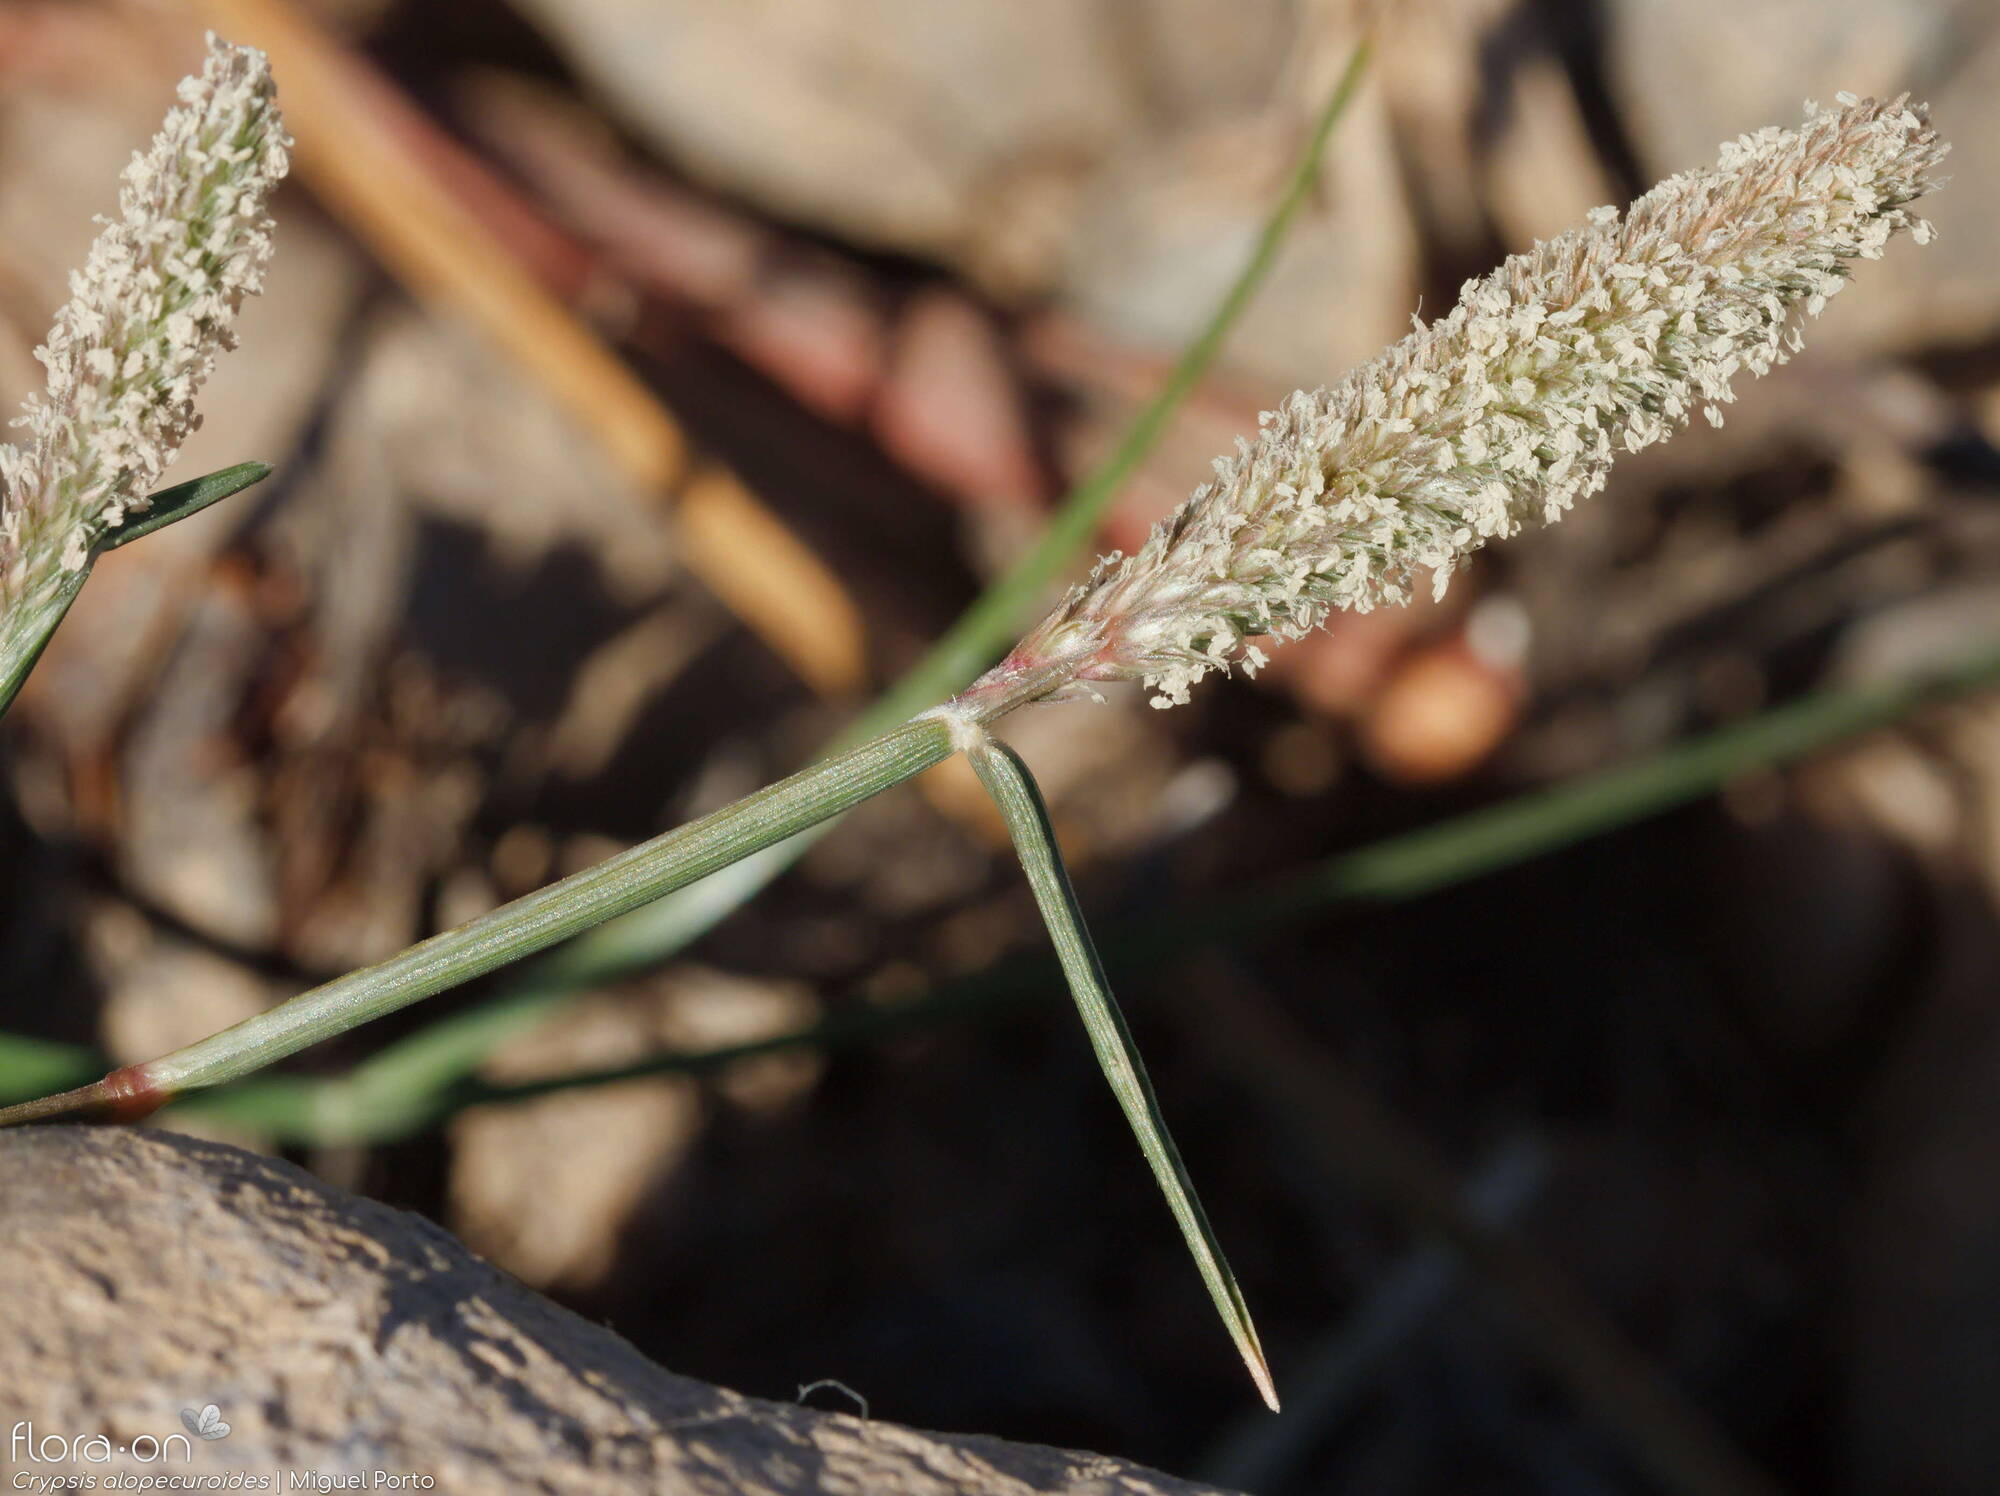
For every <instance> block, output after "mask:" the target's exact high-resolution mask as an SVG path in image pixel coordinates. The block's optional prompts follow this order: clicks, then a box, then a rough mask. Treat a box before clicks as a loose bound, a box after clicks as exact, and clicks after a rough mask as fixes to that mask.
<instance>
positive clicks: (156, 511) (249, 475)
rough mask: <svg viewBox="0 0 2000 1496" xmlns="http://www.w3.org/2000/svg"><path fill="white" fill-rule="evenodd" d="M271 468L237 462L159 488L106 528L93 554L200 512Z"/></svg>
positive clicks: (259, 479)
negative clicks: (119, 521)
mask: <svg viewBox="0 0 2000 1496" xmlns="http://www.w3.org/2000/svg"><path fill="white" fill-rule="evenodd" d="M275 471H276V469H275V468H273V467H272V466H271V464H270V463H268V462H239V463H237V464H236V465H235V466H234V467H226V468H219V469H217V470H216V471H215V472H212V473H208V474H206V475H204V476H202V477H200V478H194V479H191V480H189V481H188V482H186V483H176V484H175V485H174V486H173V487H172V488H163V489H161V490H160V491H159V492H158V493H155V494H153V495H151V496H150V497H149V498H148V499H147V501H146V507H145V508H144V509H143V510H135V511H134V512H133V514H132V515H131V517H130V518H129V519H127V520H126V522H125V523H124V524H122V525H120V526H119V527H118V528H117V529H115V530H108V531H106V532H105V535H104V538H103V539H102V540H100V541H98V542H97V554H98V555H100V556H101V555H103V554H104V553H105V552H106V551H115V550H117V549H118V548H119V547H120V546H121V545H130V544H131V543H132V542H133V541H135V540H141V539H144V538H145V537H146V536H148V535H151V534H153V533H154V532H155V531H158V530H164V529H166V527H167V526H168V525H173V524H178V523H180V521H182V520H184V519H186V518H187V517H188V516H189V515H191V514H199V513H201V511H202V510H204V509H206V508H207V507H208V506H209V505H210V504H214V503H219V502H220V501H221V500H223V499H226V498H228V497H229V496H230V495H231V494H239V493H241V492H243V490H244V489H246V488H249V487H251V486H252V485H253V484H257V483H262V482H263V481H264V480H265V479H266V478H268V477H270V476H271V474H272V473H273V472H275Z"/></svg>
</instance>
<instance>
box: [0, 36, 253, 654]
mask: <svg viewBox="0 0 2000 1496" xmlns="http://www.w3.org/2000/svg"><path fill="white" fill-rule="evenodd" d="M208 47H209V50H208V60H207V64H206V66H205V67H204V68H203V70H202V73H201V76H200V77H198V78H187V79H184V80H183V81H182V83H181V85H180V97H179V103H178V104H177V106H176V107H175V108H174V109H173V110H172V111H171V112H170V113H169V114H168V115H167V118H166V123H165V124H164V125H163V126H162V128H161V130H160V133H159V134H158V135H157V136H155V137H154V139H153V143H152V145H151V146H150V147H149V148H148V149H146V150H144V151H141V152H138V153H137V154H135V155H134V156H133V158H132V163H131V165H130V166H128V167H127V168H126V170H125V175H124V179H123V185H122V188H121V191H120V193H119V209H120V216H119V218H118V219H117V220H115V221H113V220H108V219H105V220H100V222H102V223H103V224H104V230H103V232H102V233H101V234H99V235H98V237H97V241H96V243H94V244H93V245H92V246H91V249H90V257H89V259H88V260H87V261H86V262H85V263H84V266H83V268H82V269H81V270H79V271H76V272H73V273H72V274H71V276H70V300H69V303H68V305H66V306H64V307H63V309H62V311H61V312H60V313H58V314H57V317H56V323H55V326H54V328H53V329H52V330H51V331H50V333H49V337H48V342H47V344H46V345H45V346H44V347H41V348H38V349H36V350H35V356H36V357H37V358H38V359H40V360H41V362H42V364H43V365H44V367H45V368H46V369H47V371H48V388H47V389H46V391H45V392H43V393H42V394H39V395H35V396H32V397H30V398H29V400H28V401H27V403H26V405H25V407H24V408H23V413H22V415H21V417H20V419H19V420H17V421H16V422H15V424H16V425H18V426H25V427H26V428H27V431H28V436H27V439H26V441H25V442H24V443H23V444H22V445H20V446H5V447H0V482H4V485H5V492H4V495H0V634H4V633H5V632H6V631H7V630H8V629H9V628H10V626H15V625H17V624H21V625H23V626H25V624H24V621H25V620H27V619H28V618H30V617H31V615H33V614H35V613H36V612H37V611H38V610H39V609H40V608H42V607H43V606H46V605H47V604H48V603H49V601H50V600H51V599H52V598H54V597H56V596H58V595H60V594H62V593H63V592H64V591H65V590H66V589H68V588H72V587H73V586H74V583H75V581H76V579H77V574H78V573H80V572H81V571H82V570H83V569H84V568H85V566H86V565H87V564H88V561H89V559H90V556H91V553H92V548H93V547H94V546H95V545H96V544H97V542H98V541H99V540H100V539H101V538H102V537H103V535H104V533H105V532H106V531H107V530H110V529H113V528H115V527H116V526H118V525H119V524H121V523H123V522H124V519H125V516H126V515H127V514H128V513H133V512H136V511H138V510H141V509H143V508H144V507H145V504H146V495H147V493H148V492H149V491H150V490H151V489H152V488H153V487H154V486H155V485H156V484H157V483H158V481H159V478H160V475H161V474H162V473H163V472H164V471H165V470H166V467H167V464H168V463H169V462H171V461H172V460H173V457H174V454H175V452H176V451H178V450H179V448H180V445H181V443H182V442H183V441H184V440H185V439H186V438H187V436H188V434H189V433H190V432H191V431H193V430H194V428H195V426H196V424H197V418H196V415H195V409H194V400H195V393H196V391H197V390H199V389H200V388H201V385H202V382H203V381H204V380H205V379H207V377H208V374H209V371H210V370H211V369H212V368H213V367H214V364H215V359H216V355H217V354H218V353H220V352H222V351H223V350H225V349H227V348H230V347H233V346H234V341H235V340H234V337H233V335H232V334H231V331H230V324H231V323H232V321H233V320H234V319H235V316H236V313H237V310H238V308H239V307H240V306H241V305H242V302H243V298H244V297H245V296H248V295H250V294H252V293H254V292H255V291H257V290H258V289H259V287H260V285H261V281H262V275H263V267H264V264H265V262H266V261H267V260H268V259H269V258H270V254H271V221H270V219H269V218H268V217H266V216H265V204H266V202H267V201H268V199H269V197H270V193H271V189H272V188H273V187H274V186H276V185H277V183H278V181H279V179H280V178H282V177H283V176H284V174H285V170H286V147H287V146H288V145H289V144H290V142H289V141H288V140H287V139H286V136H285V132H284V127H283V124H282V121H281V120H280V118H279V115H278V110H277V105H276V102H275V90H274V89H273V86H272V82H271V71H270V67H269V65H268V64H267V63H266V62H265V60H264V54H263V53H261V52H257V51H253V50H251V49H249V48H247V47H237V46H231V45H229V44H228V43H225V42H222V41H219V40H218V39H217V38H216V37H214V36H213V35H211V36H210V37H209V39H208Z"/></svg>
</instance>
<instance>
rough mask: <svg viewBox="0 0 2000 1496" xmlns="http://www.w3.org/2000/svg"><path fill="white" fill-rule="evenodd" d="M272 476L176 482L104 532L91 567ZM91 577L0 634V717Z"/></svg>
mask: <svg viewBox="0 0 2000 1496" xmlns="http://www.w3.org/2000/svg"><path fill="white" fill-rule="evenodd" d="M270 475H271V465H270V464H269V463H267V462H239V463H238V464H237V465H236V466H235V467H227V468H223V469H222V470H221V471H220V472H214V473H210V474H209V475H208V476H207V477H205V478H196V479H195V480H194V481H193V482H191V483H177V484H175V485H174V486H173V487H172V488H163V489H161V490H160V491H159V492H157V493H155V494H153V495H152V496H151V498H150V499H149V500H148V507H147V508H146V509H145V510H144V511H143V512H141V511H138V510H134V511H133V513H132V517H131V519H130V520H129V522H128V523H126V524H124V525H121V526H120V527H119V528H118V529H116V530H112V531H109V532H107V533H106V534H105V535H104V537H103V538H102V539H100V540H99V541H98V542H97V547H96V549H95V550H93V551H92V552H91V556H90V559H91V561H92V562H95V561H96V560H97V558H98V557H99V556H101V555H103V554H104V553H105V552H106V551H115V550H117V549H118V547H119V546H121V545H130V544H131V543H132V542H133V541H135V540H137V539H139V538H140V537H141V536H144V535H151V534H152V533H153V532H154V531H155V530H164V529H165V528H166V527H167V526H168V525H171V524H173V523H174V522H175V521H176V520H183V519H186V518H187V517H188V516H189V515H190V514H195V513H198V512H199V511H201V510H203V509H206V508H207V507H208V506H209V505H210V504H213V503H214V502H216V500H218V499H226V498H228V497H229V496H230V495H231V494H233V493H241V492H242V491H243V490H244V489H246V488H248V487H249V486H250V485H251V484H253V483H261V482H262V481H263V480H264V479H265V478H268V477H269V476H270ZM89 578H90V567H89V566H88V565H86V566H84V567H82V568H80V569H79V570H77V571H74V572H72V573H70V574H69V576H68V577H66V578H65V579H64V583H63V587H62V590H61V592H60V593H58V594H57V595H56V596H55V597H53V598H51V599H49V601H48V602H47V603H45V604H44V605H43V606H42V610H41V617H39V618H37V619H35V620H33V622H32V623H31V624H30V625H29V626H28V627H25V628H20V629H13V628H9V629H6V630H0V638H5V639H6V640H8V641H9V643H8V645H7V646H6V647H4V648H0V714H4V713H5V712H6V710H7V708H8V707H10V706H12V705H13V704H14V698H15V697H16V696H17V695H19V694H20V691H21V685H22V682H24V681H26V680H27V678H28V672H29V671H31V670H33V669H34V668H35V662H36V661H37V660H39V659H40V658H41V657H42V651H43V650H44V649H46V648H48V643H49V640H50V638H51V637H52V636H53V635H54V634H55V631H56V626H57V625H58V624H60V623H61V622H62V621H63V618H64V617H65V616H66V615H67V614H68V612H69V608H70V604H71V603H73V602H75V601H76V595H77V594H78V593H79V592H81V591H82V590H83V584H84V583H85V582H86V581H88V580H89Z"/></svg>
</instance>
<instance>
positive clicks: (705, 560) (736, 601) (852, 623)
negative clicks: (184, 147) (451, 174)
mask: <svg viewBox="0 0 2000 1496" xmlns="http://www.w3.org/2000/svg"><path fill="white" fill-rule="evenodd" d="M201 9H203V10H204V11H205V12H206V13H207V14H208V15H209V16H210V17H211V18H212V19H213V20H214V21H215V23H216V24H217V25H220V26H226V27H227V28H228V29H229V30H230V31H231V32H232V33H234V34H236V35H240V36H244V37H247V38H248V39H250V40H251V41H254V42H256V43H257V44H258V45H259V46H261V47H263V48H265V49H266V50H267V51H268V52H269V53H270V55H271V58H272V62H273V65H274V66H275V67H276V69H277V71H278V75H279V76H280V77H281V78H282V79H283V80H284V86H285V101H286V108H287V110H288V111H289V112H290V115H291V118H292V123H293V127H294V128H295V129H296V130H297V132H298V136H299V141H298V155H299V165H300V169H301V171H302V173H303V174H304V176H305V178H306V179H307V181H308V182H309V183H310V184H311V186H312V188H313V190H314V191H315V192H317V193H318V194H319V195H320V196H321V197H322V198H323V199H324V200H325V201H326V204H327V206H328V207H330V208H331V209H332V210H333V211H334V212H336V213H337V214H339V215H340V217H341V218H342V220H343V221H345V222H346V223H347V224H348V225H349V227H351V228H352V229H353V230H354V232H355V233H356V234H357V235H358V236H360V238H361V239H362V241H363V242H364V243H366V244H367V245H368V246H369V248H370V249H372V250H373V251H374V252H375V254H376V255H378V256H379V257H380V258H381V260H382V263H383V264H384V265H385V266H387V267H388V269H389V270H390V271H391V272H392V273H393V274H394V275H395V276H396V277H397V278H398V279H399V280H401V281H402V282H403V283H404V285H405V286H407V287H408V288H409V290H410V291H411V293H412V294H413V295H416V296H418V297H421V298H423V299H424V300H426V301H429V302H433V303H437V304H440V305H443V306H448V307H450V308H452V309H453V310H455V311H457V312H458V313H460V314H461V315H463V316H465V317H467V318H469V319H470V320H471V321H472V322H473V323H474V324H475V325H476V326H477V327H478V328H479V329H480V330H481V331H482V332H483V333H484V334H485V335H486V336H487V337H489V338H491V339H492V340H493V341H494V342H495V343H496V344H498V345H499V346H500V347H501V348H502V349H504V350H505V351H506V352H507V354H508V355H509V356H510V357H511V358H513V359H514V360H515V362H516V363H518V364H519V365H520V366H521V368H522V369H523V370H524V371H525V372H526V373H528V374H529V375H530V376H532V377H533V378H534V379H536V380H537V381H538V382H539V383H540V384H541V386H542V387H543V388H544V389H545V390H547V391H548V393H549V394H550V395H551V396H552V397H553V398H555V399H556V400H558V401H560V402H561V403H562V404H563V406H564V407H565V408H566V409H567V410H568V411H569V413H570V414H571V415H572V416H574V417H575V418H576V420H577V421H578V422H579V423H580V424H581V425H582V426H583V427H584V428H585V429H586V430H589V431H591V432H593V433H594V434H595V435H596V436H597V438H598V439H599V441H600V442H601V443H602V445H603V448H604V451H605V453H606V454H607V455H608V456H609V457H610V458H611V460H612V461H613V462H614V463H615V464H616V465H617V467H618V469H619V471H620V472H621V473H622V474H623V475H624V476H625V478H627V479H628V480H629V481H630V482H631V483H632V485H633V486H634V487H635V488H637V489H639V490H640V491H642V492H645V493H647V494H666V493H670V492H671V493H672V494H673V496H674V505H675V512H676V515H677V517H678V520H679V533H680V538H681V540H682V542H683V544H684V548H685V551H686V554H687V561H688V566H689V569H690V570H692V571H693V572H695V574H696V575H698V576H699V577H700V578H701V579H702V581H703V582H704V583H705V584H706V585H707V586H708V588H709V589H710V590H711V591H712V592H714V593H715V595H716V596H717V597H718V598H719V599H720V600H721V601H722V602H723V604H724V605H725V606H726V607H728V608H729V609H730V611H731V612H733V613H735V614H736V616H737V617H738V618H740V619H742V620H743V622H744V624H745V625H746V626H747V627H749V628H750V629H751V630H752V631H753V632H755V633H756V634H757V636H758V637H759V638H761V639H762V640H763V641H764V642H765V644H767V645H768V646H769V647H770V648H771V649H772V651H773V652H774V653H776V654H777V655H778V656H779V657H780V658H782V659H783V660H784V661H785V662H786V663H787V664H788V665H789V666H790V667H791V668H792V669H793V670H795V671H796V672H797V673H798V675H799V677H800V678H801V679H802V680H804V681H805V682H806V684H807V685H809V686H810V687H812V688H813V689H814V690H815V691H816V692H818V693H819V694H820V695H822V696H827V697H832V698H836V699H838V698H844V697H847V696H850V695H852V694H853V693H854V692H855V691H856V690H858V689H859V688H860V686H861V684H862V681H863V678H864V676H865V673H866V672H865V651H864V646H863V639H862V627H861V619H860V613H859V611H858V610H857V609H856V607H855V605H854V602H853V599H852V598H850V597H849V596H848V593H847V590H846V588H845V587H843V586H842V585H841V583H840V582H839V580H838V579H837V578H835V577H834V575H833V574H832V573H831V572H829V571H828V570H827V569H826V567H825V566H824V565H823V564H821V562H820V561H819V559H818V558H817V557H815V556H814V555H813V554H812V552H811V551H810V550H808V549H807V548H806V546H805V545H804V543H803V542H801V541H800V540H799V538H798V536H797V535H796V534H794V533H793V532H792V530H791V529H790V528H788V527H787V526H786V525H785V523H784V522H783V521H782V520H780V519H779V518H778V517H777V516H776V515H775V514H773V513H772V512H771V510H770V509H769V508H768V507H767V506H766V505H765V504H764V503H763V501H762V500H761V499H759V498H758V497H757V496H756V495H755V494H753V493H752V492H750V490H749V489H748V488H747V487H745V485H744V483H743V481H742V479H741V478H739V477H738V476H737V475H736V474H735V473H733V472H731V471H730V470H729V469H727V468H726V467H723V466H721V465H720V464H718V463H716V462H714V461H712V460H706V459H701V460H698V459H697V458H696V457H695V456H694V455H693V453H692V451H691V444H690V443H689V441H688V439H687V437H686V435H685V434H684V433H683V432H682V430H681V427H680V423H679V422H678V421H676V420H675V419H674V417H673V415H672V414H671V413H670V412H668V411H667V409H666V408H665V407H664V406H662V405H661V404H660V402H659V401H658V400H657V399H656V398H655V397H654V395H653V393H652V391H650V390H649V389H647V388H646V386H645V385H644V384H643V383H642V382H641V381H640V380H639V379H638V378H637V377H636V376H635V375H634V374H633V373H632V371H631V370H630V369H628V368H627V367H626V366H625V364H624V363H623V362H622V361H621V360H620V359H619V358H618V357H617V356H616V355H615V354H614V353H613V352H612V351H611V350H610V349H609V348H607V347H606V346H605V344H604V341H603V339H601V338H600V337H599V336H598V335H597V334H596V333H595V332H593V331H592V330H591V329H590V328H589V327H587V326H586V325H585V324H584V323H583V322H582V321H581V320H579V319H578V318H577V317H576V316H575V315H574V314H573V313H571V312H570V310H569V309H568V308H567V307H565V306H563V305H562V304H561V303H560V302H559V301H557V300H556V299H555V298H554V297H553V296H551V295H550V294H549V293H548V292H547V291H545V290H544V289H543V288H542V286H541V285H540V284H539V283H538V282H537V281H536V280H535V279H534V278H533V277H532V276H531V275H530V274H529V273H528V272H527V270H525V269H524V268H523V267H522V265H521V264H520V262H519V261H518V260H517V259H516V258H515V256H514V255H513V254H512V253H511V252H510V251H509V250H508V248H507V247H506V246H505V245H504V244H502V243H501V242H500V241H499V240H498V239H497V238H496V237H495V236H494V235H493V234H492V233H491V232H490V231H489V230H488V229H487V227H486V225H485V224H483V223H482V222H480V221H479V219H478V218H476V217H475V216H474V215H473V214H472V213H471V212H470V211H468V210H467V209H466V207H465V206H464V205H463V204H462V203H460V202H459V201H458V200H457V199H456V198H455V197H454V196H453V195H452V193H451V192H450V191H449V190H448V189H447V188H446V187H445V186H444V185H443V184H442V183H441V182H440V181H439V180H438V178H437V176H436V174H435V173H434V172H432V171H431V170H430V169H429V168H428V167H427V166H426V165H425V164H424V163H423V162H421V161H419V160H418V159H417V158H416V157H415V156H414V155H413V154H412V153H411V151H410V150H409V149H408V148H407V146H406V144H405V139H406V137H407V136H408V135H409V134H411V133H412V132H416V131H421V130H425V129H428V128H429V126H428V125H427V123H426V122H425V121H424V120H423V119H422V117H421V115H419V114H418V113H417V112H416V111H415V110H414V109H413V108H412V107H411V106H410V104H409V103H408V101H407V100H405V99H404V98H403V97H402V96H401V95H400V94H399V93H397V92H396V90H394V89H393V88H391V87H389V86H388V85H387V84H385V83H384V82H383V81H382V80H381V79H380V78H379V77H377V76H375V75H374V74H373V72H372V71H371V70H370V69H369V68H368V67H367V66H366V65H365V64H364V63H363V62H362V61H361V60H360V59H359V58H357V57H355V56H354V55H353V54H352V53H351V52H349V51H348V50H347V49H346V48H345V47H343V46H342V45H341V43H340V42H339V41H337V40H336V39H335V38H334V37H332V36H331V35H329V34H328V33H327V32H326V31H324V30H323V29H321V28H320V27H319V26H317V25H316V24H315V23H313V22H312V21H311V20H310V19H309V18H308V17H307V16H306V15H304V14H303V13H302V12H301V10H300V9H299V8H298V7H296V6H291V5H285V4H281V3H279V0H202V3H201Z"/></svg>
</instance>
